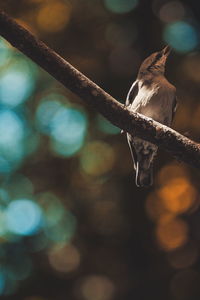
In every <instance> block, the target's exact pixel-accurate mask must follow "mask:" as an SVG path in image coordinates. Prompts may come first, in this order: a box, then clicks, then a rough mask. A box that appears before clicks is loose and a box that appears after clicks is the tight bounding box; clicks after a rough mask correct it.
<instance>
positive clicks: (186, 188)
mask: <svg viewBox="0 0 200 300" xmlns="http://www.w3.org/2000/svg"><path fill="white" fill-rule="evenodd" d="M158 195H159V197H160V199H161V201H162V203H163V204H164V206H165V208H166V209H167V210H168V211H170V212H172V213H175V214H181V213H184V212H186V211H188V210H189V209H190V208H191V207H192V206H193V205H194V203H195V199H196V189H195V188H194V186H193V185H192V184H191V183H190V182H189V180H188V179H187V178H186V177H177V178H172V179H171V180H169V181H168V182H167V183H166V185H164V186H163V187H161V188H160V190H159V191H158Z"/></svg>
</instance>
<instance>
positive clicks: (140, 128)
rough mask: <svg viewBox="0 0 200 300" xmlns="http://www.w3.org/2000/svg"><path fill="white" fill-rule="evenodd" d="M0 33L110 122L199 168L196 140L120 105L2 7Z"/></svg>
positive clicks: (199, 149) (199, 155)
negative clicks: (7, 13)
mask: <svg viewBox="0 0 200 300" xmlns="http://www.w3.org/2000/svg"><path fill="white" fill-rule="evenodd" d="M0 35H1V36H2V37H4V38H5V39H6V40H8V41H9V42H10V44H11V45H13V46H14V47H16V48H17V49H18V50H20V51H21V52H22V53H24V54H25V55H26V56H28V57H29V58H31V59H32V60H33V61H34V62H35V63H36V64H38V65H39V66H40V67H42V68H43V69H44V70H46V71H47V72H48V73H49V74H51V75H52V76H53V77H54V78H55V79H57V80H58V81H59V82H60V83H62V84H63V85H64V86H65V87H66V88H68V89H69V90H71V91H72V92H73V93H75V94H76V95H78V96H79V97H80V98H81V99H82V100H83V101H85V102H86V103H88V104H89V105H92V106H93V107H94V108H95V109H96V110H97V111H98V112H99V113H101V114H102V115H103V116H104V117H106V118H107V119H108V120H109V121H110V122H112V123H113V124H114V125H116V126H118V127H120V128H121V129H123V130H124V131H126V132H129V133H130V134H134V135H136V136H138V137H140V138H144V139H145V140H147V141H149V142H152V143H154V144H156V145H158V146H160V147H161V148H163V149H165V150H167V151H168V152H170V153H171V154H172V155H173V156H174V157H176V158H177V159H178V160H180V161H183V162H185V163H188V164H190V165H191V166H194V167H197V168H200V144H197V143H195V142H193V141H191V140H190V139H188V138H186V137H184V136H183V135H181V134H179V133H178V132H176V131H175V130H173V129H171V128H169V127H167V126H164V125H162V124H160V123H158V122H156V121H153V120H151V119H149V118H147V117H144V116H142V115H140V114H137V113H132V112H130V111H129V110H128V109H126V108H124V107H123V105H122V104H120V103H119V102H118V101H117V100H115V99H114V98H113V97H111V96H110V95H109V94H107V93H106V92H105V91H104V90H103V89H101V88H100V87H99V86H97V85H96V84H95V83H94V82H92V81H91V80H90V79H88V78H87V77H86V76H84V75H83V74H82V73H80V72H79V71H78V70H76V69H75V68H74V67H73V66H72V65H70V64H69V63H68V62H67V61H66V60H64V59H63V58H62V57H60V56H59V55H58V54H57V53H56V52H54V51H53V50H52V49H50V48H49V47H47V46H46V45H45V44H44V43H43V42H41V41H39V40H38V39H37V38H36V37H35V36H34V35H32V34H31V33H30V32H29V31H28V30H26V29H24V28H23V27H22V26H20V25H19V24H17V23H16V22H15V21H14V20H13V19H12V18H10V17H9V16H8V15H6V14H5V13H4V12H2V11H0ZM0 59H1V58H0Z"/></svg>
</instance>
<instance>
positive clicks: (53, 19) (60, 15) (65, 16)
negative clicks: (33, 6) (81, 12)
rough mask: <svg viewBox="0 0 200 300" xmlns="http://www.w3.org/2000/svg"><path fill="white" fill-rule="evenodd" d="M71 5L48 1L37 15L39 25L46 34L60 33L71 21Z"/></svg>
mask: <svg viewBox="0 0 200 300" xmlns="http://www.w3.org/2000/svg"><path fill="white" fill-rule="evenodd" d="M70 16H71V5H70V4H69V2H66V3H63V2H59V1H54V0H52V1H47V2H45V3H44V5H43V6H41V8H40V10H39V12H38V15H37V25H38V27H39V28H40V29H41V30H42V31H45V32H52V33H54V32H58V31H60V30H62V29H63V28H64V27H65V26H66V25H67V24H68V23H69V21H70Z"/></svg>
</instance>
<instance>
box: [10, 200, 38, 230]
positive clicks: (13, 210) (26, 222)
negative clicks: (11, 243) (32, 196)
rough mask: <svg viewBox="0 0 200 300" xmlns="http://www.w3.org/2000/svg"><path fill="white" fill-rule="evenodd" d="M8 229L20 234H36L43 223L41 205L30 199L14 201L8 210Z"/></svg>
mask: <svg viewBox="0 0 200 300" xmlns="http://www.w3.org/2000/svg"><path fill="white" fill-rule="evenodd" d="M6 223H7V227H8V229H9V230H10V231H11V232H13V233H16V234H19V235H32V234H35V233H36V232H37V231H38V230H39V229H40V228H41V225H42V212H41V209H40V207H39V206H38V205H37V204H36V203H35V202H33V201H31V200H29V199H18V200H15V201H12V202H11V203H10V204H9V205H8V208H7V210H6Z"/></svg>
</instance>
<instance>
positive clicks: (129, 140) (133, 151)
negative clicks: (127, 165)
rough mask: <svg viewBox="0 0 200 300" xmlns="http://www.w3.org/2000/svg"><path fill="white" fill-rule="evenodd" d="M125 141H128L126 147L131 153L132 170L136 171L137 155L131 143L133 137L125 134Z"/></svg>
mask: <svg viewBox="0 0 200 300" xmlns="http://www.w3.org/2000/svg"><path fill="white" fill-rule="evenodd" d="M127 140H128V145H129V148H130V151H131V156H132V160H133V163H134V168H135V169H136V164H137V160H138V159H137V153H136V151H135V147H134V143H133V137H132V136H131V135H130V134H127Z"/></svg>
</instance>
